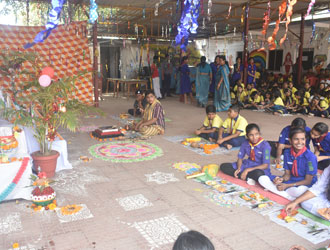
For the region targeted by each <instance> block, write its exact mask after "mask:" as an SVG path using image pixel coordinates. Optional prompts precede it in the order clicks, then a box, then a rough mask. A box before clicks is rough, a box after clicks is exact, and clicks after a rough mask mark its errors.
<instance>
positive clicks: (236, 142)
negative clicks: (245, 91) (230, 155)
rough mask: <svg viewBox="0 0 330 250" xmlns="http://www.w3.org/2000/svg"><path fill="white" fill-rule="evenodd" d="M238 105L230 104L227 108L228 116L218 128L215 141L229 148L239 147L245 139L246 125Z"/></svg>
mask: <svg viewBox="0 0 330 250" xmlns="http://www.w3.org/2000/svg"><path fill="white" fill-rule="evenodd" d="M239 112H240V107H239V106H238V105H232V106H231V107H230V108H229V110H228V118H227V119H226V120H225V121H224V122H223V124H222V126H221V128H220V129H219V138H218V140H217V143H218V144H219V145H220V146H222V147H226V148H227V149H231V148H232V147H239V146H241V144H242V143H243V142H244V141H245V134H246V132H245V129H246V126H247V125H248V122H247V121H246V119H245V118H244V117H243V116H241V115H240V114H239Z"/></svg>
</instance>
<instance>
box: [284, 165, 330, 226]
mask: <svg viewBox="0 0 330 250" xmlns="http://www.w3.org/2000/svg"><path fill="white" fill-rule="evenodd" d="M299 203H300V204H301V206H302V207H303V208H304V209H305V210H307V211H308V212H310V213H312V214H314V215H316V216H318V217H321V218H322V219H326V220H328V221H330V166H329V167H327V168H326V169H324V171H323V173H322V175H321V176H320V178H319V179H318V181H317V182H316V183H315V184H314V185H313V186H312V187H311V188H309V189H308V191H306V192H305V193H304V194H303V195H301V196H300V197H298V198H297V199H295V200H294V201H292V202H291V203H289V204H288V205H287V206H286V211H287V212H288V214H290V213H291V211H292V210H293V209H295V207H297V206H298V204H299ZM320 209H325V211H324V212H323V213H322V215H321V214H320V213H319V210H320Z"/></svg>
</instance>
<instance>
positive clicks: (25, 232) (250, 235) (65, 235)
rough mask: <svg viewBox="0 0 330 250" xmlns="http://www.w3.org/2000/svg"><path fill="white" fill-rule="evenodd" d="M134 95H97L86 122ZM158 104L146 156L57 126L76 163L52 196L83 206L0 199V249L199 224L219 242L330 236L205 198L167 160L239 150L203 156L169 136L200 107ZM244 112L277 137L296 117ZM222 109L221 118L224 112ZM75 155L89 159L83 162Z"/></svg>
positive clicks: (154, 244)
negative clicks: (97, 109) (158, 130)
mask: <svg viewBox="0 0 330 250" xmlns="http://www.w3.org/2000/svg"><path fill="white" fill-rule="evenodd" d="M133 101H134V100H133V98H131V99H130V100H126V99H122V98H112V97H106V98H105V100H104V101H103V102H101V103H100V105H101V108H102V110H103V111H104V112H105V117H101V118H98V117H97V118H84V120H83V125H84V126H105V125H112V124H118V125H119V124H120V123H119V122H118V121H117V120H114V119H113V118H112V117H111V115H116V114H117V115H118V114H119V113H124V112H127V109H128V108H131V106H132V105H133ZM162 104H163V106H164V109H165V112H166V117H167V118H169V119H170V120H171V121H170V122H167V123H166V133H165V135H164V136H156V137H154V138H151V139H149V140H147V141H141V142H142V143H143V144H145V145H146V147H147V149H145V148H140V146H139V147H138V148H136V149H134V153H136V154H142V155H143V154H146V155H147V156H146V157H148V160H146V161H136V162H135V161H133V160H131V159H126V161H123V160H119V161H117V162H114V161H105V160H104V159H101V158H96V157H95V156H92V155H91V154H90V153H89V148H90V147H91V146H93V145H96V144H100V142H98V141H96V140H94V139H92V138H91V137H90V136H89V135H88V133H86V132H78V133H69V132H63V133H61V135H62V136H63V137H64V138H65V139H66V140H67V142H68V148H69V160H70V162H71V163H72V165H73V169H72V170H65V171H61V172H58V173H57V174H56V176H55V180H56V183H55V184H54V185H53V188H54V189H55V191H56V193H57V203H58V206H65V205H69V204H70V205H72V204H79V205H81V207H82V209H81V210H80V212H79V213H77V214H75V216H63V215H61V213H59V212H58V211H57V212H56V211H50V210H49V211H43V212H38V211H33V210H32V209H31V208H30V207H28V206H29V205H30V204H31V203H30V202H28V201H23V200H19V201H17V202H15V201H10V202H5V203H2V204H0V249H11V248H12V244H13V243H15V242H17V243H19V245H20V246H21V248H20V249H56V250H65V249H118V250H135V249H136V250H139V249H141V250H142V249H143V250H144V249H145V250H147V249H171V248H172V245H173V242H174V241H175V239H176V237H177V236H178V234H180V232H182V231H187V230H197V231H200V232H202V233H203V234H205V235H206V236H207V237H209V238H210V239H211V241H212V242H213V244H214V245H215V247H216V249H217V250H229V249H235V250H245V249H246V250H251V249H253V250H269V249H279V250H286V249H289V248H290V247H291V246H292V245H295V244H300V245H303V246H304V247H305V248H306V249H308V250H310V249H317V248H320V247H324V246H327V245H329V244H330V240H328V241H325V242H322V243H319V244H317V245H315V244H312V243H311V242H309V241H308V240H306V239H304V238H302V237H299V236H298V235H297V234H295V233H293V232H292V231H290V230H288V229H286V228H285V227H282V226H280V225H278V224H276V223H274V222H272V221H271V220H270V219H269V218H268V217H267V216H262V215H260V214H258V213H256V212H255V211H253V209H250V208H247V207H236V206H233V207H230V208H227V207H221V206H217V205H216V204H214V203H213V202H211V201H210V200H209V199H207V198H205V197H204V196H205V193H206V192H207V191H208V190H207V189H206V188H205V187H204V186H203V185H201V184H200V183H197V182H195V181H193V180H186V179H185V178H184V176H185V175H184V173H183V172H180V171H177V170H176V169H174V168H173V167H172V165H173V164H174V163H176V162H191V163H196V164H199V165H201V166H203V165H206V164H210V163H217V164H220V163H223V162H232V161H235V160H236V155H237V151H231V152H230V153H229V154H223V155H215V154H213V155H208V156H202V155H199V154H197V153H195V152H193V151H191V150H188V149H187V148H185V147H183V146H182V145H180V144H178V143H173V142H170V141H169V140H166V139H165V137H168V136H179V135H189V134H191V133H192V132H193V131H194V130H195V129H196V128H198V127H200V126H201V124H202V121H203V119H204V116H205V111H204V109H201V108H197V107H196V106H192V105H184V104H182V103H180V102H179V101H178V98H176V97H172V98H167V99H165V100H162ZM241 114H242V115H243V116H244V117H246V118H247V120H248V121H249V122H255V123H257V124H259V125H260V127H261V131H262V135H263V137H264V138H265V139H268V140H276V139H277V138H278V135H279V133H280V131H281V129H282V128H283V127H284V126H286V125H288V124H290V123H291V121H292V120H293V119H294V118H295V117H294V116H288V117H278V116H272V115H269V114H265V113H260V112H253V111H246V110H243V111H242V113H241ZM220 116H221V118H222V119H225V118H226V116H227V114H226V113H220ZM305 119H306V121H307V124H308V125H309V126H313V124H315V123H316V122H318V121H323V122H327V123H328V124H330V122H329V120H325V119H321V118H314V117H305ZM148 143H150V144H148ZM148 145H149V146H150V147H149V146H148ZM107 150H108V149H104V152H108V151H107ZM119 153H120V152H119ZM149 153H150V154H149ZM80 156H88V157H92V160H91V162H82V161H80V160H79V157H80ZM142 160H143V158H142Z"/></svg>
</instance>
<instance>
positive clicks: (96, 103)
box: [93, 20, 99, 107]
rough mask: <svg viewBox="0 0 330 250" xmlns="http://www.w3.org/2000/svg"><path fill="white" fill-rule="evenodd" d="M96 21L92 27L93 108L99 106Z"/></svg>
mask: <svg viewBox="0 0 330 250" xmlns="http://www.w3.org/2000/svg"><path fill="white" fill-rule="evenodd" d="M97 49H98V48H97V20H95V22H94V25H93V85H94V106H95V107H98V106H99V86H98V52H97Z"/></svg>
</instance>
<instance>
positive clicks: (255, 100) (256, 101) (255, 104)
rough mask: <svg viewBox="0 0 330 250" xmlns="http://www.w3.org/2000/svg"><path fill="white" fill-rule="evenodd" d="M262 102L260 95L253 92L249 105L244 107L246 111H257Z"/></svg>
mask: <svg viewBox="0 0 330 250" xmlns="http://www.w3.org/2000/svg"><path fill="white" fill-rule="evenodd" d="M263 101H264V98H263V96H261V95H260V93H259V91H254V92H252V94H251V100H250V103H247V104H245V105H244V108H246V109H259V108H260V106H261V104H262V102H263Z"/></svg>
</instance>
